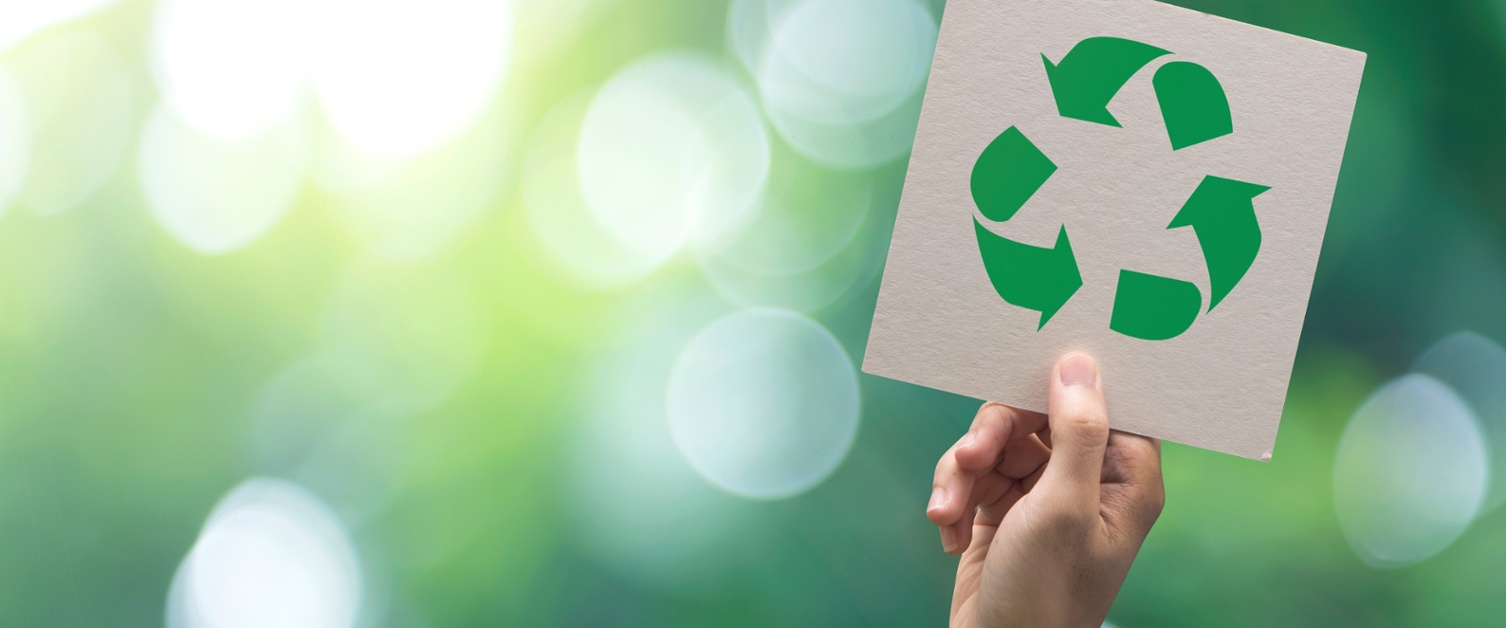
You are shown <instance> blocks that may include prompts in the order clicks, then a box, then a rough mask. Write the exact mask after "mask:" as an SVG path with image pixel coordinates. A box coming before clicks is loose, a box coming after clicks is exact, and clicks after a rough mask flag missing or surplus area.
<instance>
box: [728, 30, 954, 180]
mask: <svg viewBox="0 0 1506 628" xmlns="http://www.w3.org/2000/svg"><path fill="white" fill-rule="evenodd" d="M936 34H937V25H936V21H935V18H933V17H932V15H931V13H930V11H929V10H928V9H927V8H926V7H925V6H922V5H921V4H919V3H917V2H915V1H914V0H876V1H868V0H801V1H798V2H797V1H793V0H739V1H738V2H737V3H735V4H734V5H733V7H732V8H731V10H730V11H729V13H728V38H729V40H730V41H731V43H732V47H733V49H734V51H735V52H736V53H737V55H738V57H739V58H740V59H742V60H743V62H744V65H746V66H747V67H748V69H749V71H750V72H751V73H752V74H753V75H754V76H755V77H756V79H757V82H758V89H759V94H760V96H761V97H762V101H763V106H764V110H765V111H766V113H767V114H768V116H769V119H770V121H771V122H772V123H773V125H774V128H775V129H776V130H778V132H779V134H780V135H781V136H782V137H783V138H784V139H785V141H787V142H789V143H790V145H791V146H793V147H795V149H796V150H798V151H800V152H801V153H802V154H804V155H806V156H807V157H810V158H811V159H813V160H815V161H818V162H821V163H823V164H826V165H830V166H834V167H842V168H866V167H871V166H875V165H878V164H881V163H885V162H888V161H890V160H893V159H895V158H897V157H899V156H900V155H903V154H904V153H905V152H907V151H908V150H909V148H910V145H911V143H912V139H913V137H914V129H915V125H916V123H917V121H918V120H919V116H920V104H921V100H922V98H923V93H924V90H923V89H922V88H923V87H924V84H925V78H926V76H927V74H928V73H929V70H930V64H931V57H932V53H933V51H934V49H935V46H936Z"/></svg>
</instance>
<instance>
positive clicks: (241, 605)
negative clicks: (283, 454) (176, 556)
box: [167, 478, 363, 628]
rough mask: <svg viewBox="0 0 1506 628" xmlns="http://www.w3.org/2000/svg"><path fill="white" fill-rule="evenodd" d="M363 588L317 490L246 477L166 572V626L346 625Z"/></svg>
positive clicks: (349, 549) (355, 562)
mask: <svg viewBox="0 0 1506 628" xmlns="http://www.w3.org/2000/svg"><path fill="white" fill-rule="evenodd" d="M362 594H363V587H362V577H361V566H360V562H359V558H358V556H357V554H356V550H355V547H354V544H353V543H352V542H351V539H350V537H349V534H348V533H347V532H346V530H345V528H344V526H343V525H342V524H341V522H340V520H339V518H338V517H336V516H335V514H334V513H333V512H331V511H330V510H329V508H328V507H327V506H326V505H325V504H324V502H322V501H321V500H320V499H319V498H318V497H317V496H315V495H314V494H312V493H310V492H309V491H308V490H306V489H304V488H303V487H301V486H299V485H297V484H294V483H292V482H288V481H285V480H279V479H273V478H252V479H249V480H247V481H245V482H243V483H242V484H241V485H240V486H237V487H236V488H235V489H234V490H232V491H231V492H230V493H229V494H228V495H226V496H225V497H224V498H223V499H222V500H221V501H220V503H219V505H217V506H216V507H215V509H214V511H213V512H212V513H211V514H210V516H209V520H208V521H207V522H206V523H205V524H204V529H203V531H202V532H201V533H200V535H199V539H198V541H197V542H196V543H194V546H193V549H192V550H190V551H189V553H188V556H187V557H186V558H184V560H183V563H182V564H181V565H180V566H179V567H178V573H177V575H176V576H175V577H174V581H173V586H172V590H171V592H170V594H169V598H168V608H167V623H168V625H169V627H170V628H259V627H261V626H281V627H285V628H346V627H350V626H354V625H356V621H357V619H358V617H357V616H358V614H359V611H360V608H361V601H362Z"/></svg>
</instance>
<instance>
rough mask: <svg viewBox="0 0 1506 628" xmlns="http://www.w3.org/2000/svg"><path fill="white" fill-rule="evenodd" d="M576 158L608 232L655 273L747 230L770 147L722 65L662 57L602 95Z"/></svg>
mask: <svg viewBox="0 0 1506 628" xmlns="http://www.w3.org/2000/svg"><path fill="white" fill-rule="evenodd" d="M576 158H577V164H578V176H579V180H580V186H581V194H582V197H583V198H584V199H585V202H586V206H587V208H588V209H589V210H590V212H591V216H592V217H593V219H594V220H595V221H596V222H597V224H598V225H599V227H600V229H601V230H602V232H603V233H605V234H607V235H608V236H609V237H611V238H612V239H613V240H614V241H615V242H616V243H617V244H618V246H619V247H620V248H621V249H622V250H623V251H624V252H626V253H627V254H628V255H630V256H631V258H632V259H633V260H634V261H635V265H637V266H643V267H655V266H658V265H660V264H662V263H663V262H665V261H667V260H668V259H669V258H670V257H672V256H673V255H674V254H675V253H677V252H679V251H680V250H681V248H683V247H684V246H685V245H686V244H687V243H691V242H713V241H717V240H719V239H722V238H726V237H729V236H730V235H732V234H735V233H736V232H737V230H738V229H740V228H741V227H742V226H743V225H744V224H746V222H747V221H748V219H749V217H750V216H751V215H752V213H753V212H754V210H755V209H756V202H757V200H758V197H759V195H760V193H761V192H762V190H763V186H764V182H765V180H766V178H767V176H768V168H769V144H768V135H767V133H766V131H765V129H764V126H763V119H762V117H761V116H759V113H758V107H757V105H756V104H755V103H754V100H753V98H752V97H751V95H750V94H749V93H748V92H747V91H746V90H745V89H744V88H743V87H742V86H741V85H739V84H738V83H737V82H736V81H735V80H734V79H733V78H732V77H731V76H730V75H729V73H728V72H727V71H726V69H725V68H724V67H723V66H722V65H721V64H720V63H718V62H717V61H715V60H713V59H711V58H710V57H707V56H705V55H701V54H697V53H689V52H664V53H656V54H654V55H650V56H648V57H645V58H643V59H639V60H637V61H635V62H633V63H631V64H629V65H628V66H627V67H625V68H623V69H622V70H620V71H618V73H617V74H616V75H614V76H613V77H612V79H611V80H609V81H608V82H607V83H606V84H605V85H603V86H602V88H601V89H600V90H599V91H598V92H597V94H596V96H595V97H594V98H593V100H592V102H591V104H590V106H589V107H588V108H587V110H586V114H585V118H584V120H583V121H582V123H581V130H580V137H579V140H578V144H577V155H576Z"/></svg>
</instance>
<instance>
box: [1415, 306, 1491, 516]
mask: <svg viewBox="0 0 1506 628" xmlns="http://www.w3.org/2000/svg"><path fill="white" fill-rule="evenodd" d="M1412 372H1414V373H1421V374H1423V375H1430V376H1432V377H1434V378H1436V379H1437V380H1438V381H1441V382H1443V383H1445V384H1448V386H1449V388H1452V389H1454V391H1455V392H1457V393H1459V396H1460V397H1461V398H1463V399H1464V400H1465V401H1466V402H1468V403H1469V405H1470V407H1471V408H1472V409H1473V410H1474V411H1475V418H1477V419H1478V420H1479V423H1480V428H1481V429H1482V430H1483V431H1484V434H1485V440H1486V443H1487V444H1489V445H1490V451H1491V454H1492V460H1502V459H1506V349H1503V348H1502V347H1501V345H1499V344H1497V343H1496V342H1495V341H1494V340H1491V339H1489V338H1486V337H1485V336H1482V335H1480V334H1477V333H1475V332H1471V331H1462V332H1458V333H1454V334H1451V335H1449V336H1447V337H1445V338H1443V339H1442V340H1439V341H1438V342H1436V343H1434V344H1433V345H1432V346H1431V347H1428V349H1427V350H1426V351H1424V352H1423V353H1422V355H1420V356H1418V357H1417V360H1416V361H1414V362H1413V363H1412ZM1503 503H1506V464H1495V465H1493V466H1492V473H1491V479H1490V490H1489V492H1488V493H1487V494H1486V497H1485V509H1486V510H1491V509H1495V508H1498V507H1500V506H1501V505H1502V504H1503Z"/></svg>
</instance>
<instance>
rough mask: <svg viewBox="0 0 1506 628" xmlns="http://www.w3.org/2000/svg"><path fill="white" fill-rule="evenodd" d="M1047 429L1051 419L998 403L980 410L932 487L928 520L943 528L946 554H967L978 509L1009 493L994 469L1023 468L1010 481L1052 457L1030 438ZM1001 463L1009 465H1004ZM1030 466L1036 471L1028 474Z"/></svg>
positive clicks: (941, 466)
mask: <svg viewBox="0 0 1506 628" xmlns="http://www.w3.org/2000/svg"><path fill="white" fill-rule="evenodd" d="M1045 426H1046V415H1043V414H1040V413H1038V412H1028V411H1024V410H1018V409H1015V408H1011V407H1009V406H1005V405H1000V404H997V403H985V404H983V407H981V408H979V409H978V415H977V416H976V417H974V419H973V425H972V427H970V428H969V429H968V433H967V434H965V435H963V437H962V438H961V439H960V440H959V441H957V444H955V445H953V446H952V448H951V449H948V450H947V452H946V453H945V454H943V455H942V457H941V461H940V462H938V463H937V465H936V475H935V478H934V480H933V481H932V484H931V500H930V503H929V504H928V505H927V507H926V517H927V518H929V519H930V520H931V522H932V523H935V524H936V525H937V526H938V527H940V528H941V545H942V549H944V550H945V551H946V552H947V553H949V554H957V553H961V552H962V550H964V549H967V546H968V543H969V542H971V540H972V536H973V532H972V529H973V518H974V515H975V511H976V509H977V507H978V505H979V504H980V503H985V502H991V501H997V499H998V497H999V496H1000V495H1002V494H1003V493H1004V489H1005V488H1006V487H1005V486H998V484H1000V483H1002V482H1006V481H1007V478H1005V477H1003V476H1001V475H999V474H996V473H991V472H992V471H993V470H994V467H996V466H999V467H1001V468H1000V471H1001V472H1002V471H1004V470H1005V469H1003V467H1006V466H1008V467H1009V468H1010V470H1014V468H1015V467H1019V468H1020V469H1021V470H1019V471H1016V473H1017V474H1016V475H1013V476H1011V477H1023V476H1024V475H1028V474H1029V473H1030V471H1032V470H1034V469H1035V468H1038V467H1039V466H1040V465H1041V463H1042V462H1043V461H1044V458H1045V455H1049V452H1043V451H1042V450H1044V446H1042V445H1040V444H1039V442H1040V441H1039V440H1038V439H1034V438H1031V434H1033V433H1035V432H1037V431H1040V430H1042V429H1044V428H1045ZM1032 442H1033V443H1034V447H1033V448H1032V447H1030V444H1031V443H1032ZM1011 451H1018V452H1019V453H1018V455H1015V454H1013V453H1009V452H1011ZM1011 456H1013V458H1011ZM1001 457H1002V458H1005V459H1006V460H1008V461H1009V462H1008V464H1001V462H1000V459H1001ZM1016 458H1017V459H1018V460H1016ZM1028 465H1033V466H1030V468H1028V469H1026V468H1024V467H1026V466H1028Z"/></svg>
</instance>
